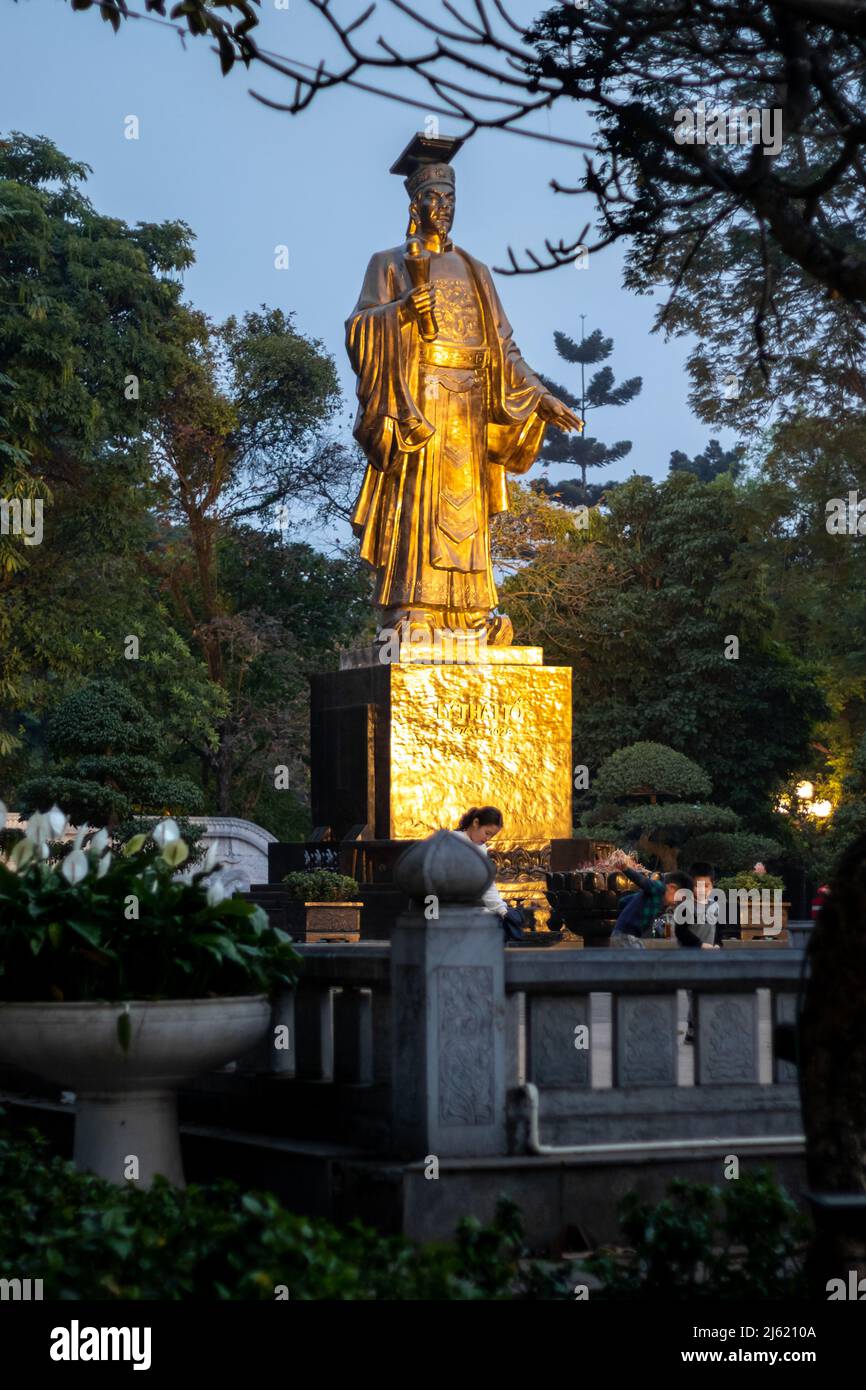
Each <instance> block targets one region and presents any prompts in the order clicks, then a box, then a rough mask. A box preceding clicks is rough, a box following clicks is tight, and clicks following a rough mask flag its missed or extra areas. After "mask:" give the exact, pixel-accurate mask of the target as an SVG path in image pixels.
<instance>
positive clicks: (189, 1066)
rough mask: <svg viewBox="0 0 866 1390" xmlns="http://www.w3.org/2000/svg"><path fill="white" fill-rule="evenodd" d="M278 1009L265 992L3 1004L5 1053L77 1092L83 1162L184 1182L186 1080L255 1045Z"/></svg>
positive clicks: (101, 1170) (92, 1167) (119, 1177)
mask: <svg viewBox="0 0 866 1390" xmlns="http://www.w3.org/2000/svg"><path fill="white" fill-rule="evenodd" d="M124 1015H126V1019H125V1020H124V1021H123V1022H122V1023H121V1024H120V1026H119V1025H118V1020H119V1019H122V1018H123V1016H124ZM270 1017H271V1005H270V1001H269V1000H268V998H267V996H266V995H263V994H256V995H245V996H241V997H233V998H216V999H168V1000H157V1001H152V1002H151V1001H139V1000H132V1001H130V1002H129V1003H127V1004H103V1003H68V1004H67V1003H63V1004H59V1003H58V1004H54V1003H39V1004H36V1003H34V1004H18V1003H11V1004H0V1059H2V1061H4V1062H8V1063H11V1064H12V1065H13V1066H17V1067H21V1068H23V1069H25V1070H26V1071H31V1072H35V1073H37V1074H38V1075H39V1076H43V1077H45V1078H46V1079H47V1080H49V1081H54V1082H56V1083H57V1084H58V1085H61V1086H65V1087H68V1088H69V1089H70V1090H73V1091H75V1093H76V1102H77V1104H76V1114H75V1149H74V1155H73V1157H74V1161H75V1166H76V1167H77V1168H78V1169H80V1170H82V1171H87V1172H91V1173H97V1174H98V1175H99V1176H100V1177H103V1178H107V1179H108V1180H109V1182H114V1183H118V1184H120V1185H123V1184H125V1182H126V1181H127V1180H129V1179H130V1178H133V1177H135V1178H137V1180H138V1181H139V1182H140V1183H141V1184H142V1185H143V1186H145V1187H147V1186H149V1185H150V1184H151V1182H152V1181H153V1178H154V1176H155V1175H156V1174H157V1173H161V1174H162V1175H163V1176H164V1177H166V1178H167V1179H168V1180H169V1181H170V1182H173V1183H175V1184H177V1185H178V1186H181V1187H182V1186H183V1185H184V1176H183V1165H182V1162H181V1152H180V1136H179V1134H178V1127H177V1101H176V1092H177V1089H178V1087H180V1086H181V1085H183V1084H184V1083H185V1082H188V1081H191V1080H192V1079H193V1078H194V1077H196V1076H198V1075H200V1074H201V1073H202V1072H206V1071H211V1070H213V1069H214V1068H217V1067H219V1066H222V1065H224V1064H225V1063H226V1062H230V1061H232V1060H234V1059H235V1058H237V1057H239V1056H242V1055H243V1054H244V1053H245V1052H248V1051H249V1050H250V1049H251V1048H253V1047H254V1046H255V1045H256V1044H257V1043H259V1042H260V1041H261V1040H262V1038H263V1037H264V1035H265V1033H266V1030H267V1028H268V1025H269V1022H270ZM121 1038H124V1039H125V1040H126V1041H127V1046H126V1047H124V1046H123V1045H122V1042H121ZM132 1159H135V1160H137V1164H134V1163H132V1161H131V1160H132ZM136 1169H137V1171H135V1170H136Z"/></svg>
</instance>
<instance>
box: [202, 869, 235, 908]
mask: <svg viewBox="0 0 866 1390" xmlns="http://www.w3.org/2000/svg"><path fill="white" fill-rule="evenodd" d="M230 896H231V895H230V893H229V891H228V889H227V888H226V885H225V883H224V881H223V879H222V878H221V877H220V875H219V874H214V876H213V878H212V879H211V881H210V883H209V884H208V886H207V901H208V907H218V906H219V904H220V903H221V902H225V900H226V898H228V897H230Z"/></svg>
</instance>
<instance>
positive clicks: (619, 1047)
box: [275, 904, 803, 1158]
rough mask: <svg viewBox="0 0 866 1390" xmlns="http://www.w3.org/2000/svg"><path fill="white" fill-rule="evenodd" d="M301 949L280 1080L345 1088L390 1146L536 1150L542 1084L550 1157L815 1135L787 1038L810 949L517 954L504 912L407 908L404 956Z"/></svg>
mask: <svg viewBox="0 0 866 1390" xmlns="http://www.w3.org/2000/svg"><path fill="white" fill-rule="evenodd" d="M298 949H299V952H300V954H301V956H302V957H303V960H304V969H303V974H302V979H301V982H300V984H299V986H298V989H297V991H296V994H295V996H294V998H293V999H291V1004H290V1007H291V1009H292V1019H291V1026H290V1034H291V1037H292V1043H293V1046H292V1050H291V1051H290V1052H289V1053H285V1054H283V1057H282V1058H281V1059H280V1060H279V1061H278V1062H276V1063H275V1068H276V1069H277V1070H280V1071H283V1072H288V1073H289V1074H290V1075H292V1076H294V1077H295V1078H296V1079H297V1080H298V1081H302V1082H305V1083H308V1082H319V1083H330V1084H331V1085H333V1086H334V1087H336V1088H340V1090H341V1097H340V1104H341V1106H342V1107H343V1109H345V1108H348V1110H349V1112H350V1113H354V1111H357V1115H358V1117H359V1124H358V1128H357V1133H356V1136H355V1137H356V1138H358V1140H359V1142H360V1141H362V1140H364V1138H365V1136H366V1137H367V1139H369V1136H370V1135H371V1134H375V1137H374V1138H373V1139H372V1140H370V1143H371V1145H372V1147H375V1148H376V1149H377V1150H378V1151H380V1152H388V1153H391V1154H393V1155H395V1156H402V1157H406V1158H420V1157H426V1156H427V1155H429V1154H436V1155H438V1156H439V1157H449V1156H450V1157H473V1156H480V1155H494V1154H499V1155H503V1154H506V1153H508V1152H511V1153H526V1152H530V1151H536V1152H537V1151H539V1150H538V1149H535V1150H532V1148H531V1145H529V1142H528V1137H527V1124H526V1113H525V1112H526V1099H527V1095H528V1094H531V1088H532V1087H534V1088H536V1099H537V1122H538V1126H539V1130H540V1137H541V1140H542V1141H543V1143H544V1144H546V1145H555V1146H570V1145H580V1146H584V1145H601V1146H604V1145H605V1144H611V1143H620V1144H621V1143H628V1142H633V1143H635V1144H640V1143H641V1142H645V1143H652V1142H658V1141H662V1140H663V1141H670V1142H677V1141H685V1140H694V1141H695V1142H701V1141H707V1140H711V1139H728V1138H734V1137H737V1136H740V1137H743V1138H750V1139H752V1140H755V1141H757V1140H759V1139H762V1138H765V1139H767V1141H768V1143H771V1142H772V1141H774V1140H781V1139H782V1138H784V1137H788V1138H790V1139H791V1141H792V1142H794V1141H795V1139H796V1138H797V1137H798V1136H799V1133H800V1129H801V1125H800V1118H799V1097H798V1092H797V1077H796V1069H795V1068H794V1067H793V1066H792V1065H791V1064H790V1063H789V1062H786V1061H783V1060H781V1059H780V1058H778V1057H776V1056H775V1055H774V1053H773V1034H774V1024H775V1023H777V1022H786V1021H788V1022H789V1021H791V1020H793V1018H794V1017H795V1014H796V1006H797V995H798V991H799V988H800V983H801V975H802V970H803V952H802V951H801V950H797V949H793V948H780V949H777V950H769V949H767V950H757V949H756V950H748V949H741V950H729V951H722V952H713V953H709V952H699V951H688V950H671V951H664V952H663V951H659V952H650V951H646V952H638V951H628V952H624V951H623V952H615V951H610V950H583V951H581V950H563V949H554V950H550V949H547V950H542V949H537V950H535V949H530V950H527V949H516V950H506V949H504V948H503V938H502V932H501V929H500V927H499V924H498V922H497V921H496V919H495V918H493V917H491V916H490V914H487V913H485V912H483V911H481V910H480V909H479V908H474V907H471V906H470V907H467V906H462V905H448V904H442V905H441V906H440V908H439V917H438V919H436V920H427V919H426V918H425V916H424V913H423V912H421V911H418V912H407V913H405V914H404V915H403V916H402V917H401V919H400V920H399V922H398V924H397V926H396V928H395V930H394V934H393V937H392V941H391V943H390V945H388V944H376V945H374V944H370V945H366V944H364V943H360V944H353V945H310V946H300V947H299V948H298ZM681 991H692V993H693V1001H694V1002H693V1007H694V1024H695V1043H694V1046H693V1047H692V1046H688V1047H686V1046H684V1045H683V1042H682V1039H681V1036H680V1035H681V1033H682V1024H683V1022H684V1018H683V1011H684V998H683V995H682V994H681ZM287 999H288V997H287ZM286 1017H288V1015H286ZM278 1056H279V1054H275V1057H278ZM527 1083H531V1085H530V1087H527ZM290 1089H291V1088H290ZM287 1103H289V1104H290V1103H291V1101H290V1099H289V1098H288V1097H287ZM371 1115H374V1116H375V1117H377V1120H378V1123H377V1124H376V1125H373V1126H372V1128H371ZM309 1137H310V1138H316V1137H317V1136H316V1135H315V1134H310V1136H309Z"/></svg>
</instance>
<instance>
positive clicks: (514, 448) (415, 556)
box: [346, 134, 583, 646]
mask: <svg viewBox="0 0 866 1390" xmlns="http://www.w3.org/2000/svg"><path fill="white" fill-rule="evenodd" d="M461 144H462V141H461V140H455V139H432V138H430V137H428V136H425V135H420V134H419V135H416V136H415V138H414V139H413V140H412V141H411V142H410V144H409V146H408V147H407V149H406V150H405V151H404V152H403V154H402V155H401V156H400V158H399V159H398V160H397V162H396V163H395V164H394V166H393V167H392V169H391V172H392V173H394V174H405V175H408V177H407V178H406V179H405V187H406V191H407V192H408V194H409V198H410V205H409V231H408V236H407V240H406V242H405V243H404V245H402V246H397V247H394V248H393V249H392V250H389V251H379V252H377V253H376V254H375V255H374V256H373V258H372V260H371V261H370V264H369V265H368V267H367V273H366V275H365V277H364V284H363V286H362V288H361V294H360V297H359V299H358V303H357V304H356V306H355V308H354V310H353V311H352V313H351V315H350V317H349V319H348V320H347V322H346V346H347V349H348V353H349V357H350V359H351V362H352V367H353V369H354V371H355V373H356V375H357V378H358V413H357V417H356V420H355V428H354V434H355V438H356V439H357V440H358V443H359V444H360V446H361V448H362V449H363V451H364V454H365V456H366V458H367V464H368V466H367V470H366V473H365V476H364V481H363V484H362V486H361V492H360V495H359V497H358V501H357V503H356V505H355V510H354V512H353V515H352V525H353V528H354V530H355V532H356V534H357V535H359V536H360V538H361V555H362V557H363V559H365V560H366V561H367V562H368V563H369V564H370V565H372V566H373V567H374V569H375V570H376V591H375V602H376V603H377V604H379V605H380V607H381V609H382V610H383V612H382V627H383V629H386V630H391V631H398V632H399V633H400V634H401V636H402V637H408V638H409V640H410V641H411V640H416V641H417V640H419V639H421V640H424V637H425V635H426V636H428V637H429V639H430V640H431V641H435V640H436V639H435V634H436V633H437V632H442V631H445V632H448V631H459V630H465V629H470V630H473V631H475V632H477V633H479V634H480V633H483V634H484V636H485V638H486V640H487V641H489V642H490V643H492V644H494V645H500V646H504V645H508V644H510V642H511V639H512V628H511V622H510V619H508V618H507V617H504V616H500V617H497V616H493V615H492V614H491V611H490V610H491V609H492V608H494V607H495V606H496V603H497V601H498V595H497V592H496V585H495V583H494V579H493V567H492V564H491V559H490V517H491V516H495V515H496V514H497V513H498V512H504V511H507V509H508V493H507V488H506V482H505V474H506V473H525V472H526V471H527V469H529V468H531V466H532V464H533V463H534V462H535V459H536V457H537V455H538V451H539V449H540V448H541V444H542V441H543V439H544V433H545V429H546V427H547V425H548V424H552V425H556V426H557V427H558V428H559V429H561V430H566V431H568V430H575V429H576V430H582V429H583V421H582V420H580V419H579V418H578V416H576V415H575V414H573V412H572V411H571V410H569V409H568V407H567V406H566V405H564V404H563V402H562V401H559V400H557V399H556V397H555V396H553V395H551V394H550V393H549V392H548V390H547V388H546V387H545V386H544V385H543V384H542V382H541V381H539V379H538V377H537V376H536V375H535V374H534V373H533V372H532V371H531V370H530V368H529V367H528V366H527V365H526V363H525V362H524V360H523V358H522V357H521V355H520V352H519V349H518V347H517V344H516V343H515V342H514V338H513V337H512V332H511V325H510V323H509V322H508V319H507V318H506V317H505V312H504V310H503V308H502V305H501V303H500V301H499V295H498V294H497V292H496V288H495V286H494V284H493V279H492V277H491V274H490V271H489V270H488V269H487V267H486V266H485V265H482V264H481V262H480V261H476V260H475V259H474V257H472V256H470V255H469V254H468V253H467V252H466V251H464V250H463V249H462V248H461V247H459V246H455V245H454V244H453V242H452V241H451V240H450V239H449V232H450V230H451V225H452V223H453V221H454V207H455V190H454V171H453V169H452V168H451V165H450V163H449V162H448V161H449V160H450V159H451V158H453V156H454V154H456V152H457V150H458V149H459V148H460V145H461Z"/></svg>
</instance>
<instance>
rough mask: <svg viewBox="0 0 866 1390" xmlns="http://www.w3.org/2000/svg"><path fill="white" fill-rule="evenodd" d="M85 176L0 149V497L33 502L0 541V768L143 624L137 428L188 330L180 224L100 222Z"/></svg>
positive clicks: (142, 475)
mask: <svg viewBox="0 0 866 1390" xmlns="http://www.w3.org/2000/svg"><path fill="white" fill-rule="evenodd" d="M87 173H88V168H87V166H86V165H84V164H81V163H78V162H76V161H73V160H71V159H69V158H68V157H67V156H66V155H64V154H63V153H62V152H61V151H60V150H58V149H57V147H56V146H55V145H53V144H52V143H51V141H49V140H46V139H44V138H36V137H30V136H26V135H21V134H18V133H13V134H12V135H10V136H8V137H7V138H6V139H5V140H4V141H2V142H0V415H2V416H3V419H4V425H3V434H4V442H3V445H2V448H0V497H4V496H13V497H17V498H24V497H29V498H31V499H33V500H34V501H36V500H38V501H40V502H41V503H42V504H43V507H44V525H43V531H44V535H43V540H42V543H41V544H39V545H30V546H27V545H25V544H24V543H23V541H22V539H21V538H19V537H17V536H2V537H0V759H3V758H5V759H7V760H8V759H9V758H12V757H14V755H15V750H16V748H17V747H18V746H19V744H20V739H21V729H22V727H26V725H27V723H28V721H29V720H30V719H31V718H32V717H33V716H38V714H39V712H40V711H41V710H43V709H44V708H45V707H46V705H47V703H48V701H49V700H50V699H52V698H55V697H56V693H57V690H58V683H63V682H64V681H73V680H76V679H79V680H80V679H81V677H82V676H84V675H86V674H88V673H91V672H93V671H95V670H97V669H98V668H99V664H100V661H101V660H102V658H103V657H104V655H105V651H106V648H107V647H110V646H111V645H112V644H116V646H115V650H116V651H117V652H118V653H119V651H120V644H121V641H122V639H123V637H124V636H125V635H126V634H127V633H129V632H130V630H131V631H133V632H137V633H139V634H140V633H141V632H142V630H143V626H144V624H145V621H146V614H147V611H148V610H149V607H150V602H151V600H152V599H153V597H154V596H153V594H151V595H145V594H144V593H143V592H142V580H141V573H140V563H139V558H138V557H140V553H141V551H142V549H144V548H146V546H147V544H148V543H149V542H151V541H152V522H151V521H150V519H149V517H148V512H147V506H148V501H149V495H148V480H149V477H150V466H149V460H148V456H147V450H146V447H145V445H144V442H143V432H144V431H145V430H146V428H147V427H148V425H149V424H150V423H152V421H153V420H154V418H155V415H156V412H157V409H158V406H159V403H160V401H161V399H162V396H163V394H164V392H165V390H166V387H167V383H168V382H169V381H170V380H171V378H172V375H173V373H174V372H175V371H176V370H177V367H178V364H179V363H180V362H181V361H182V360H183V358H184V355H185V352H186V345H187V343H188V340H189V337H190V334H191V332H192V331H193V324H192V320H191V318H190V316H189V315H188V314H187V313H186V312H185V311H184V310H183V308H182V306H181V301H180V296H181V285H180V282H179V279H178V273H179V272H180V271H182V270H183V269H184V268H185V267H186V266H188V265H189V264H190V262H191V261H192V249H191V233H190V230H189V228H188V227H186V226H185V224H184V223H182V222H166V223H161V224H152V223H140V224H139V225H138V226H136V227H134V228H133V227H129V226H127V225H126V224H125V223H124V222H122V221H120V220H119V219H118V218H113V217H105V216H102V215H101V214H99V213H97V212H96V211H95V209H94V208H93V206H92V205H91V203H90V202H89V200H88V199H87V198H86V196H85V195H84V193H83V191H82V185H83V183H84V181H85V179H86V177H87ZM133 555H135V557H136V558H135V559H133V558H132V557H133ZM130 613H132V614H133V615H135V621H136V622H140V623H141V625H140V626H135V627H133V628H132V629H130V627H129V626H128V624H129V621H130ZM142 615H145V616H142ZM151 626H152V624H151ZM7 765H8V764H7ZM12 771H13V772H14V764H13V768H12Z"/></svg>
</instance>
